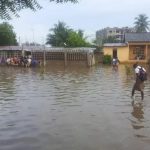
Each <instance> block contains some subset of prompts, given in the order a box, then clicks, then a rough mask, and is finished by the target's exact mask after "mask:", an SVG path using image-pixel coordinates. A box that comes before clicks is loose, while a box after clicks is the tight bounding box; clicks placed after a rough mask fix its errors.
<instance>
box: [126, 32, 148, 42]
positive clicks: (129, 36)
mask: <svg viewBox="0 0 150 150" xmlns="http://www.w3.org/2000/svg"><path fill="white" fill-rule="evenodd" d="M125 42H150V32H145V33H125Z"/></svg>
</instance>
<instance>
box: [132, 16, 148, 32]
mask: <svg viewBox="0 0 150 150" xmlns="http://www.w3.org/2000/svg"><path fill="white" fill-rule="evenodd" d="M149 22H150V21H149V20H148V17H147V16H146V15H145V14H140V15H139V16H138V17H136V18H135V22H134V24H135V29H136V32H147V31H148V30H149Z"/></svg>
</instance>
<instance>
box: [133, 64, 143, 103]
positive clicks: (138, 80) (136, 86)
mask: <svg viewBox="0 0 150 150" xmlns="http://www.w3.org/2000/svg"><path fill="white" fill-rule="evenodd" d="M133 68H134V71H135V78H136V81H135V83H134V85H133V88H132V98H133V97H134V94H135V91H140V92H141V99H142V100H143V99H144V81H145V80H144V79H143V80H142V79H141V75H140V71H141V69H142V70H143V71H144V72H145V73H146V70H145V68H143V67H141V66H139V65H138V64H137V63H136V64H134V65H133Z"/></svg>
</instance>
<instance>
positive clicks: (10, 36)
mask: <svg viewBox="0 0 150 150" xmlns="http://www.w3.org/2000/svg"><path fill="white" fill-rule="evenodd" d="M8 45H17V40H16V34H15V32H14V31H13V26H12V25H10V24H8V23H7V22H4V23H2V24H0V46H8Z"/></svg>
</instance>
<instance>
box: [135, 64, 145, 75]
mask: <svg viewBox="0 0 150 150" xmlns="http://www.w3.org/2000/svg"><path fill="white" fill-rule="evenodd" d="M140 69H141V66H137V67H136V68H135V73H136V74H138V73H139V71H140ZM142 69H143V70H144V71H145V72H146V70H145V68H143V67H142Z"/></svg>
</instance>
